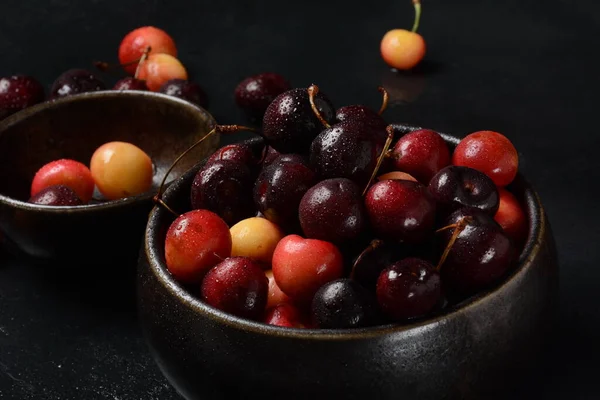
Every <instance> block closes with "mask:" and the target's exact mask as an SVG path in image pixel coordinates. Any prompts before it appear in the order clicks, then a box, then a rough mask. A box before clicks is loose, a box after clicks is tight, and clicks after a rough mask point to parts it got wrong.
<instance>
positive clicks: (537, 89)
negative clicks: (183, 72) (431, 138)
mask: <svg viewBox="0 0 600 400" xmlns="http://www.w3.org/2000/svg"><path fill="white" fill-rule="evenodd" d="M424 3H425V4H424V6H423V10H424V11H423V19H422V23H421V29H420V32H421V33H422V34H423V36H424V37H425V38H426V40H427V43H428V53H427V56H426V61H425V62H424V64H423V66H422V68H420V69H419V70H418V71H415V72H413V73H409V74H396V73H393V72H391V71H390V70H389V68H387V67H386V66H385V65H384V63H383V61H382V60H381V57H380V54H379V41H380V39H381V37H382V35H383V34H384V33H385V32H386V31H387V30H389V29H392V28H410V27H411V25H412V18H413V11H412V7H411V5H410V1H409V0H402V1H401V0H391V1H371V2H361V3H357V4H352V3H349V2H347V1H328V2H326V1H322V0H321V1H300V2H293V3H291V2H286V1H261V2H241V1H238V2H232V1H215V2H207V1H191V0H190V1H162V0H148V1H142V0H137V1H136V0H119V1H115V0H88V1H85V2H84V1H75V0H2V2H1V4H0V54H1V55H2V56H1V60H2V61H1V62H0V76H5V75H11V74H14V73H27V74H32V75H34V76H36V77H37V78H39V79H40V80H41V81H42V82H43V83H44V84H45V85H46V86H47V87H49V86H50V85H51V83H52V81H53V80H54V78H55V77H56V76H58V75H59V74H60V73H62V72H63V71H65V70H66V69H69V68H74V67H84V68H87V67H91V62H92V61H93V60H105V61H115V60H116V57H117V48H118V45H119V43H120V40H121V38H122V37H123V36H124V35H125V34H126V33H127V32H128V31H130V30H131V29H133V28H136V27H138V26H142V25H155V26H158V27H161V28H163V29H165V30H166V31H168V32H169V33H170V34H171V35H172V36H173V37H174V39H175V41H176V43H177V45H178V49H179V52H180V57H179V58H180V59H181V60H182V62H183V63H184V64H185V65H186V67H187V68H188V70H189V72H190V74H191V76H192V78H193V79H194V80H196V81H197V82H198V83H200V84H201V85H202V86H203V87H204V88H205V89H206V91H207V93H208V94H209V96H210V100H211V105H210V111H211V112H212V113H213V114H214V115H215V116H216V118H217V120H218V121H219V122H220V123H236V122H240V121H242V120H241V113H240V112H239V111H238V110H237V109H236V107H235V105H234V103H233V99H232V93H233V89H234V87H235V85H236V84H237V83H238V82H239V81H240V80H241V79H243V78H244V77H246V76H248V75H251V74H254V73H259V72H263V71H275V72H279V73H281V74H283V75H285V76H286V77H288V78H289V80H290V81H291V82H292V84H293V85H294V86H307V85H309V84H310V83H317V84H318V85H319V86H320V88H321V90H322V91H323V92H325V93H327V94H328V96H329V97H330V98H331V99H332V100H333V101H334V103H335V104H336V105H337V106H341V105H346V104H354V103H364V104H367V105H370V106H372V107H374V108H376V107H379V102H380V98H379V93H378V92H377V90H376V89H377V86H378V85H382V84H383V85H384V86H386V88H388V90H389V91H390V92H391V99H392V103H391V106H390V108H389V110H388V111H387V112H386V114H385V115H386V118H387V120H388V121H390V122H408V123H411V124H415V125H421V126H426V127H429V128H433V129H437V130H440V131H444V132H448V133H454V134H457V135H459V136H464V135H466V134H468V133H470V132H472V131H476V130H483V129H490V130H496V131H499V132H503V133H504V134H505V135H507V136H508V137H509V138H510V139H511V140H512V141H513V142H514V144H515V146H516V147H517V149H518V150H519V153H520V161H521V164H520V168H521V171H522V172H523V173H524V174H525V175H526V176H527V177H528V179H529V180H530V181H531V182H532V183H533V184H534V186H535V187H536V188H537V190H538V192H539V193H540V195H541V197H542V200H543V202H544V204H545V206H546V211H547V213H548V215H549V218H550V222H551V224H552V227H553V229H554V232H555V236H556V240H557V243H558V248H559V253H560V266H561V308H560V310H559V315H560V324H559V325H558V326H557V327H556V332H555V333H556V334H557V336H558V339H557V340H556V342H555V344H554V346H553V348H552V349H551V350H550V352H549V353H548V361H547V362H545V364H544V367H543V370H542V371H539V372H541V374H540V376H541V378H540V377H537V378H534V377H532V379H531V382H530V384H529V385H528V387H526V388H524V389H523V390H522V392H520V393H518V394H516V395H515V397H514V398H521V397H525V396H528V397H533V398H543V399H567V398H568V399H587V398H597V397H598V394H597V390H596V389H595V388H596V387H597V384H596V380H597V377H598V373H599V372H600V368H599V367H598V365H599V363H598V360H597V359H598V356H599V355H600V352H599V351H598V350H599V348H600V345H599V344H598V333H597V332H598V329H597V328H598V326H599V325H600V312H599V311H598V308H599V307H598V306H597V300H596V299H597V296H596V293H597V290H598V288H600V286H599V285H598V284H597V282H598V280H599V279H600V270H599V261H600V257H599V256H598V253H599V251H598V248H599V247H600V246H598V242H599V240H600V233H599V230H600V229H599V224H600V219H599V218H598V214H599V213H598V201H597V199H596V196H595V193H596V192H597V191H596V185H598V183H599V182H600V172H599V170H598V168H597V166H598V163H597V152H598V149H599V145H600V139H599V135H600V132H598V125H597V117H598V111H597V110H598V105H599V101H598V93H600V80H599V78H598V71H600V58H599V57H598V55H597V53H598V49H599V48H600V47H599V46H598V44H600V43H599V41H598V38H599V37H600V7H599V6H598V5H597V4H596V2H595V0H581V1H573V0H546V1H525V0H502V1H500V0H495V1H493V0H479V1H466V0H461V1H458V0H457V1H447V0H425V1H424ZM103 77H104V78H105V79H106V80H107V82H109V83H110V84H112V83H114V82H115V81H116V79H117V78H116V77H111V76H107V75H103ZM84 134H85V132H82V135H84ZM237 139H239V137H234V138H226V139H224V142H229V141H232V140H237ZM0 165H1V160H0ZM82 234H84V233H82ZM91 258H93V255H92V254H91V255H90V259H91ZM87 261H88V260H85V259H82V260H80V265H81V268H82V269H83V270H85V268H86V265H87ZM133 267H134V266H132V265H123V266H122V270H123V277H125V276H128V275H127V273H126V271H127V270H131V269H132V268H133ZM64 278H65V276H63V275H61V274H60V273H58V272H56V271H55V270H54V269H52V268H48V266H47V265H36V264H35V263H33V262H32V261H31V260H26V259H21V258H14V257H12V256H8V255H6V254H4V255H1V256H0V398H1V399H24V400H27V399H49V400H57V399H110V400H132V399H161V400H162V399H165V400H168V399H177V398H178V396H177V394H176V393H175V392H174V390H173V389H171V388H170V386H169V385H168V383H167V382H166V380H165V379H164V378H163V377H162V375H161V374H160V373H159V371H158V370H157V368H156V367H155V365H154V363H153V361H152V359H151V357H150V355H149V353H148V351H147V348H146V345H145V343H144V342H143V339H142V337H141V333H140V331H139V329H138V326H137V322H136V320H135V309H134V307H133V302H132V301H131V298H132V293H131V291H132V290H133V288H132V286H131V285H129V284H130V283H131V282H129V281H128V280H127V279H120V277H119V276H114V277H113V278H112V280H102V281H99V282H96V284H95V285H91V286H97V287H98V289H97V290H90V289H89V287H87V286H78V285H73V284H70V283H65V282H66V281H65V279H64ZM120 281H123V282H126V283H119V282H120ZM549 334H550V332H549Z"/></svg>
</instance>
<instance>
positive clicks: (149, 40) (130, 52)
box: [119, 26, 177, 75]
mask: <svg viewBox="0 0 600 400" xmlns="http://www.w3.org/2000/svg"><path fill="white" fill-rule="evenodd" d="M148 47H150V48H151V49H152V52H153V53H164V54H168V55H171V56H173V57H177V48H176V46H175V41H174V40H173V38H171V36H169V35H168V34H167V33H166V32H165V31H163V30H162V29H159V28H155V27H153V26H143V27H141V28H137V29H134V30H133V31H131V32H129V33H128V34H127V35H126V36H125V37H124V38H123V40H122V41H121V45H120V46H119V62H120V63H121V64H122V65H123V68H124V69H125V71H127V72H128V73H129V74H131V75H133V74H134V73H135V70H136V68H137V62H138V60H139V59H140V58H141V57H142V55H143V54H144V52H145V51H146V49H147V48H148Z"/></svg>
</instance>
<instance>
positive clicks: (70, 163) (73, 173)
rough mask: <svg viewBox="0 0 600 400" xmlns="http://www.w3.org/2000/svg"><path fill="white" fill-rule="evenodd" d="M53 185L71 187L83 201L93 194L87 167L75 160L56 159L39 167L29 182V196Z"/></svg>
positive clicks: (87, 200) (86, 201)
mask: <svg viewBox="0 0 600 400" xmlns="http://www.w3.org/2000/svg"><path fill="white" fill-rule="evenodd" d="M54 185H64V186H67V187H69V188H71V189H72V190H73V191H74V192H75V193H76V194H77V196H78V197H79V198H80V199H81V201H83V202H84V203H88V202H89V201H90V200H91V199H92V195H93V194H94V178H93V177H92V173H91V172H90V170H89V169H88V167H86V166H85V165H83V164H82V163H80V162H79V161H75V160H69V159H61V160H56V161H52V162H49V163H48V164H45V165H44V166H43V167H42V168H40V169H39V170H38V171H37V172H36V174H35V176H34V177H33V181H32V182H31V197H33V196H35V195H36V194H38V193H39V192H41V191H42V190H44V189H46V188H47V187H50V186H54Z"/></svg>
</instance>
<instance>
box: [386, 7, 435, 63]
mask: <svg viewBox="0 0 600 400" xmlns="http://www.w3.org/2000/svg"><path fill="white" fill-rule="evenodd" d="M412 2H413V5H414V7H415V21H414V24H413V27H412V29H411V30H410V31H409V30H406V29H392V30H390V31H388V32H387V33H386V34H385V35H384V36H383V39H381V44H380V51H381V57H382V58H383V60H384V61H385V62H386V63H387V64H388V65H389V66H390V67H392V68H396V69H399V70H409V69H412V68H414V67H416V66H417V65H418V64H419V63H420V62H421V60H422V59H423V57H424V56H425V51H426V45H425V39H423V36H421V35H420V34H418V33H417V30H418V29H419V22H420V19H421V2H420V1H419V0H412Z"/></svg>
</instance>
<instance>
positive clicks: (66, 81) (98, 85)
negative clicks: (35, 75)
mask: <svg viewBox="0 0 600 400" xmlns="http://www.w3.org/2000/svg"><path fill="white" fill-rule="evenodd" d="M99 90H106V85H105V84H104V82H102V80H100V79H99V78H97V77H96V75H94V74H93V73H92V72H90V71H87V70H84V69H71V70H68V71H66V72H65V73H63V74H62V75H60V76H59V77H58V78H56V80H55V81H54V83H53V84H52V89H51V90H50V98H51V99H57V98H59V97H66V96H71V95H74V94H79V93H86V92H96V91H99Z"/></svg>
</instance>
